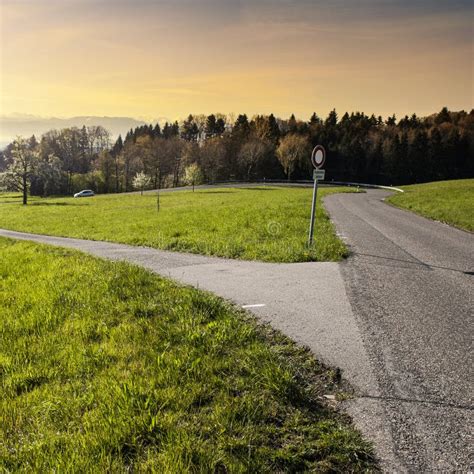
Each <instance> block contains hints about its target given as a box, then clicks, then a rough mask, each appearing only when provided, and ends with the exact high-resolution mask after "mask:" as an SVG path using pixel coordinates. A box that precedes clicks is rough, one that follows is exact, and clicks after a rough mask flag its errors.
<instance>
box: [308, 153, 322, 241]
mask: <svg viewBox="0 0 474 474" xmlns="http://www.w3.org/2000/svg"><path fill="white" fill-rule="evenodd" d="M325 161H326V150H325V149H324V147H323V146H322V145H316V146H315V147H314V149H313V153H312V154H311V163H313V166H314V168H315V170H314V171H313V180H314V187H313V203H312V205H311V221H310V223H309V236H308V246H309V247H311V245H313V234H314V218H315V215H316V198H317V196H318V179H324V176H325V170H323V169H321V168H322V167H323V165H324V162H325Z"/></svg>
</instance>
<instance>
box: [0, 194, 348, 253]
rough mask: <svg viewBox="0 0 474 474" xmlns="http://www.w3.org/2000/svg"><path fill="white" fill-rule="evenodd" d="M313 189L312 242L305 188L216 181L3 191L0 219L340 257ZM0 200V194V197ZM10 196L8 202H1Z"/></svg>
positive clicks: (75, 233) (179, 242) (42, 228)
mask: <svg viewBox="0 0 474 474" xmlns="http://www.w3.org/2000/svg"><path fill="white" fill-rule="evenodd" d="M342 191H345V190H342V189H336V188H322V189H321V190H320V192H319V199H318V207H317V218H316V227H315V245H314V247H313V248H311V249H309V248H308V247H307V245H306V243H307V234H308V227H309V217H310V212H311V196H312V190H311V189H301V188H298V189H295V188H278V187H261V188H248V189H242V188H221V189H210V190H199V191H196V192H194V193H193V192H190V191H189V192H188V191H184V192H174V193H162V195H161V197H160V200H161V206H160V211H159V212H157V206H156V195H155V194H153V193H152V194H145V195H143V196H140V195H139V194H138V195H123V194H122V195H103V196H96V197H94V198H83V199H73V198H60V199H38V198H36V199H33V200H32V202H31V204H30V205H28V206H22V205H21V204H20V201H17V202H14V203H12V202H11V201H12V200H11V197H10V199H8V200H7V199H3V203H1V204H0V227H3V228H8V229H14V230H20V231H25V232H36V233H41V234H50V235H61V236H66V237H78V238H85V239H93V240H109V241H114V242H122V243H128V244H132V245H144V246H150V247H155V248H160V249H166V250H176V251H186V252H193V253H200V254H205V255H218V256H222V257H229V258H240V259H247V260H262V261H271V262H302V261H312V260H330V261H337V260H340V259H341V258H342V257H343V256H344V255H346V252H347V249H346V247H345V246H344V244H343V243H342V242H341V241H340V240H339V239H338V238H337V236H336V234H335V231H334V228H333V226H332V224H331V222H330V220H329V217H328V215H327V214H326V212H325V210H324V207H323V205H322V199H323V198H324V196H326V195H328V194H330V193H334V192H342ZM0 201H2V200H1V199H0ZM6 202H8V204H7V203H6Z"/></svg>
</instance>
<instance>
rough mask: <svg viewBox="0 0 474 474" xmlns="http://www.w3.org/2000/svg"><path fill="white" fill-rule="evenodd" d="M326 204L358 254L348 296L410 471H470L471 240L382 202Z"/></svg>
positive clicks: (354, 198) (349, 271) (371, 196)
mask: <svg viewBox="0 0 474 474" xmlns="http://www.w3.org/2000/svg"><path fill="white" fill-rule="evenodd" d="M388 194H389V193H387V192H385V191H378V190H377V191H369V192H368V193H366V194H364V195H354V194H351V195H343V194H338V195H333V196H329V197H328V198H326V201H325V205H326V208H327V210H328V211H329V213H330V214H331V217H332V219H333V221H334V222H335V224H336V227H337V229H338V231H339V233H340V234H342V237H343V238H345V239H346V241H347V243H348V244H349V245H350V248H351V250H352V252H353V256H352V257H351V258H350V259H348V260H347V261H346V262H344V263H343V264H341V269H342V274H343V277H344V280H345V283H346V290H347V295H348V297H349V301H350V303H351V306H352V310H353V314H354V317H355V320H356V323H357V325H358V327H359V329H360V331H361V333H362V334H363V341H364V346H365V348H366V350H367V353H368V356H369V358H370V362H371V366H372V369H373V373H374V375H375V377H376V379H377V385H378V388H379V391H380V394H381V397H382V400H383V410H384V413H385V416H384V418H385V419H386V420H387V421H388V422H389V427H390V431H391V433H390V434H391V437H392V440H393V445H394V447H395V448H394V449H395V455H396V457H397V459H398V460H399V461H400V462H401V463H402V464H403V466H404V468H405V469H406V470H407V471H409V472H464V473H466V472H468V470H469V464H470V462H472V461H474V458H472V448H473V424H474V418H473V409H474V404H473V393H474V386H473V358H472V354H473V346H472V341H473V333H474V332H473V316H474V275H472V274H470V273H469V272H474V235H473V234H471V233H468V232H463V231H460V230H457V229H454V228H452V227H449V226H446V225H443V224H441V223H438V222H434V221H430V220H428V219H424V218H422V217H419V216H417V215H415V214H412V213H408V212H405V211H402V210H399V209H397V208H394V207H392V206H389V205H387V204H385V203H384V202H383V201H382V200H383V198H384V197H385V196H387V195H388Z"/></svg>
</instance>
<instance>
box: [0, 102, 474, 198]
mask: <svg viewBox="0 0 474 474" xmlns="http://www.w3.org/2000/svg"><path fill="white" fill-rule="evenodd" d="M316 144H322V145H324V146H325V147H326V150H327V160H326V166H325V168H326V179H327V180H334V181H355V182H364V183H377V184H390V185H401V184H410V183H422V182H427V181H434V180H443V179H457V178H470V177H473V176H474V159H473V157H474V110H471V111H470V112H469V113H468V112H465V111H460V112H451V111H449V110H448V109H447V108H443V109H442V110H441V111H440V112H439V113H436V114H433V115H431V116H429V117H425V118H419V117H417V116H416V115H415V114H413V115H412V116H411V117H408V116H406V117H404V118H402V119H401V120H399V121H397V119H396V117H395V116H392V117H389V118H387V119H386V120H383V119H382V117H375V116H374V115H372V116H368V115H365V114H364V113H360V112H356V113H351V114H348V113H345V114H344V115H343V116H342V117H338V114H337V112H336V111H335V110H333V111H331V112H330V113H329V115H328V116H327V117H326V118H324V119H323V118H320V117H319V116H318V115H317V114H316V113H314V114H313V115H312V116H311V118H310V120H309V121H301V120H298V119H296V118H295V116H294V115H292V116H291V117H290V118H289V119H279V118H275V117H274V115H273V114H270V115H268V116H266V115H257V116H254V117H252V118H251V119H249V118H248V117H247V116H246V115H244V114H242V115H239V116H237V117H234V116H232V115H230V116H224V115H220V114H216V115H214V114H212V115H209V116H204V115H197V116H193V115H189V117H188V118H187V119H186V120H184V121H182V122H181V123H178V122H174V123H166V124H164V126H163V127H160V125H158V124H156V125H144V126H141V127H137V128H135V129H134V130H130V131H129V132H128V133H127V134H126V136H125V137H123V138H122V137H121V136H119V137H118V138H117V139H116V140H115V141H112V140H111V136H110V134H109V132H108V131H107V130H106V129H104V128H103V127H100V126H95V127H85V126H84V127H82V128H67V129H63V130H51V131H49V132H47V133H45V134H44V135H42V136H41V137H40V138H39V139H37V138H36V137H34V136H33V137H31V138H29V139H21V138H18V139H17V140H15V141H14V142H13V143H11V144H10V145H8V146H7V147H6V148H5V150H3V152H1V154H0V172H1V175H0V179H1V182H0V185H1V186H3V188H6V189H9V190H18V191H21V190H22V189H23V188H24V187H26V188H27V190H28V191H29V192H30V193H31V194H32V195H40V196H47V195H63V194H71V193H73V192H76V191H79V190H81V189H86V188H88V189H92V190H94V191H95V192H99V193H110V192H125V191H132V190H134V189H146V188H153V189H156V188H162V187H172V186H178V185H182V184H193V185H194V184H198V183H201V182H206V183H215V182H220V181H231V180H236V181H253V180H262V179H268V180H271V179H275V180H279V179H288V180H307V179H311V173H312V171H311V170H312V168H311V164H310V159H309V158H310V154H311V149H312V147H313V146H315V145H316ZM15 174H16V179H15Z"/></svg>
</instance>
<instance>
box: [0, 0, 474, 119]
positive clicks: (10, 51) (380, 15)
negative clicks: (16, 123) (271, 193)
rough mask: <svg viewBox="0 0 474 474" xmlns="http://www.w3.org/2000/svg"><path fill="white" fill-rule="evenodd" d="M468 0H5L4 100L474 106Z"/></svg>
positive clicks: (135, 108) (283, 113) (92, 110)
mask: <svg viewBox="0 0 474 474" xmlns="http://www.w3.org/2000/svg"><path fill="white" fill-rule="evenodd" d="M473 5H474V2H472V1H470V0H469V1H467V0H400V1H396V0H345V1H342V0H14V1H12V0H0V27H1V46H0V73H1V74H0V91H1V98H0V101H1V102H0V114H2V115H9V114H33V115H38V116H45V117H53V116H54V117H71V116H77V115H97V116H129V117H135V118H139V119H145V120H149V121H152V120H155V119H157V118H158V117H161V118H163V117H164V118H169V119H173V120H174V119H178V118H183V117H185V116H187V115H188V114H189V113H195V114H200V113H204V114H210V113H215V112H220V113H232V112H233V113H236V114H238V113H247V114H248V115H250V116H251V115H253V114H257V113H263V114H267V113H270V112H272V113H274V114H275V115H277V116H279V117H288V116H289V115H290V114H291V113H294V114H295V115H296V116H297V117H299V118H302V119H308V118H309V116H310V115H311V113H312V112H313V111H316V112H317V113H318V115H321V116H325V115H327V113H328V112H329V111H330V110H331V109H332V108H336V109H337V111H338V112H339V113H343V112H345V111H357V110H360V111H364V112H366V113H369V114H370V113H375V114H376V115H379V114H380V115H382V116H384V117H385V116H388V115H391V114H393V113H395V114H396V115H397V116H399V117H400V116H403V115H405V114H411V113H413V112H416V113H417V114H418V115H421V116H424V115H428V114H431V113H433V112H435V111H438V110H440V109H441V108H442V107H443V106H448V108H449V109H451V110H460V109H465V110H470V109H471V108H473V107H474V103H473V102H474V90H473V69H474V46H473V41H474V39H473V38H474V31H473V24H474V7H473Z"/></svg>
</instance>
